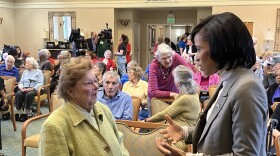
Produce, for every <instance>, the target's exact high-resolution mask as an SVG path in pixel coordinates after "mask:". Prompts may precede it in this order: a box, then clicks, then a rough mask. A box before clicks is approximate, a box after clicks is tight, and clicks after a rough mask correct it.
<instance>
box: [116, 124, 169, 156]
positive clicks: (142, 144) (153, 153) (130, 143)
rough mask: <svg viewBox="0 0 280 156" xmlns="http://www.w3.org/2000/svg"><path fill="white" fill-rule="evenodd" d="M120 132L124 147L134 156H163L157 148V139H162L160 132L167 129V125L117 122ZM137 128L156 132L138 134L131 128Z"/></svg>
mask: <svg viewBox="0 0 280 156" xmlns="http://www.w3.org/2000/svg"><path fill="white" fill-rule="evenodd" d="M116 124H117V127H118V130H119V131H120V132H122V133H123V135H124V138H123V143H124V147H125V148H126V149H127V150H128V152H129V154H130V155H133V156H143V155H145V156H158V155H162V154H161V153H160V152H159V151H158V150H157V147H156V142H155V138H156V137H162V134H160V133H159V131H160V130H162V129H165V128H166V126H167V125H163V124H156V123H147V122H141V121H116ZM131 125H133V126H137V125H138V127H137V128H153V129H154V130H152V131H150V132H147V133H138V132H135V131H133V130H132V129H131V128H130V126H131Z"/></svg>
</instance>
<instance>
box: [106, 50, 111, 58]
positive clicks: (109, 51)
mask: <svg viewBox="0 0 280 156" xmlns="http://www.w3.org/2000/svg"><path fill="white" fill-rule="evenodd" d="M107 53H110V56H111V55H112V52H111V50H106V51H105V52H104V57H105V56H106V54H107Z"/></svg>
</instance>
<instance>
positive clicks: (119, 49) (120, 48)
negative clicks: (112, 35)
mask: <svg viewBox="0 0 280 156" xmlns="http://www.w3.org/2000/svg"><path fill="white" fill-rule="evenodd" d="M121 50H123V54H122V55H120V56H125V55H126V51H127V50H126V45H125V44H124V43H121V44H120V45H119V47H118V52H120V51H121Z"/></svg>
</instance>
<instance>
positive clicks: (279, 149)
mask: <svg viewBox="0 0 280 156" xmlns="http://www.w3.org/2000/svg"><path fill="white" fill-rule="evenodd" d="M274 145H275V149H276V156H280V136H277V137H276V138H275V139H274Z"/></svg>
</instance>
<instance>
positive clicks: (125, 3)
mask: <svg viewBox="0 0 280 156" xmlns="http://www.w3.org/2000/svg"><path fill="white" fill-rule="evenodd" d="M34 1H35V0H34ZM242 5H246V6H247V5H249V6H256V5H261V6H263V5H280V1H278V0H268V1H266V0H174V1H154V2H152V1H147V0H122V1H109V0H97V1H91V2H89V1H87V2H85V1H84V2H27V3H10V2H4V1H1V0H0V8H15V9H22V8H26V9H46V8H54V9H55V8H57V9H59V8H154V7H162V8H165V7H180V8H182V7H207V6H208V7H211V6H242Z"/></svg>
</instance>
